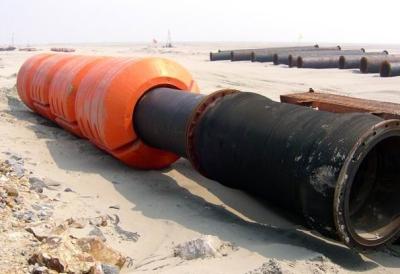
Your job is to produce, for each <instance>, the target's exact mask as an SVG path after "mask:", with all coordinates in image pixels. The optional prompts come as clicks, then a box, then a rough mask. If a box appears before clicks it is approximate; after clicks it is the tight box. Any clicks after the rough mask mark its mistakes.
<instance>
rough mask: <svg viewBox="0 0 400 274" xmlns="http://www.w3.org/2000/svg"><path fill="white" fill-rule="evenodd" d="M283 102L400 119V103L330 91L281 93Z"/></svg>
mask: <svg viewBox="0 0 400 274" xmlns="http://www.w3.org/2000/svg"><path fill="white" fill-rule="evenodd" d="M281 102H282V103H289V104H296V105H302V106H309V107H312V108H316V109H318V110H323V111H329V112H337V113H343V112H369V113H372V114H374V115H377V116H379V117H381V118H383V119H400V104H395V103H390V102H381V101H374V100H366V99H360V98H354V97H349V96H341V95H335V94H330V93H320V92H314V91H312V90H311V91H310V92H305V93H294V94H286V95H281Z"/></svg>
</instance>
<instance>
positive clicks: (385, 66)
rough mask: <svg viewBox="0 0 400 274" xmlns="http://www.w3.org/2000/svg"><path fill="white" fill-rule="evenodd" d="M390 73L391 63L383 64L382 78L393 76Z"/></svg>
mask: <svg viewBox="0 0 400 274" xmlns="http://www.w3.org/2000/svg"><path fill="white" fill-rule="evenodd" d="M390 71H391V67H390V63H389V62H387V61H385V62H383V63H382V66H381V77H389V76H390V74H391V73H390Z"/></svg>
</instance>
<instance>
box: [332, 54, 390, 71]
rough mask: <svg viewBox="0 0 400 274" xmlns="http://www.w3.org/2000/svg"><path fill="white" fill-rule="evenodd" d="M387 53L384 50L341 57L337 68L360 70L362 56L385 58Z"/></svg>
mask: <svg viewBox="0 0 400 274" xmlns="http://www.w3.org/2000/svg"><path fill="white" fill-rule="evenodd" d="M388 54H389V52H388V51H386V50H384V51H383V52H365V53H364V54H362V55H359V54H357V55H342V56H340V57H339V68H340V69H354V68H360V60H361V58H362V57H364V56H368V57H380V56H386V55H388Z"/></svg>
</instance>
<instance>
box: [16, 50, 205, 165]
mask: <svg viewBox="0 0 400 274" xmlns="http://www.w3.org/2000/svg"><path fill="white" fill-rule="evenodd" d="M28 72H29V73H28ZM28 75H29V76H30V78H29V77H27V76H28ZM18 79H19V84H18V93H19V95H20V97H21V99H22V100H23V102H24V103H25V104H26V105H28V106H29V107H30V108H32V109H33V110H35V111H37V112H38V113H40V114H41V115H43V116H44V117H46V118H49V119H51V120H53V121H55V122H56V123H58V124H59V125H60V126H62V127H64V128H65V129H67V130H69V131H70V132H72V133H74V134H76V135H78V136H81V137H85V138H87V139H89V140H90V141H91V142H93V143H94V144H96V145H97V146H98V147H100V148H101V149H103V150H105V151H107V152H109V153H110V154H112V155H113V156H114V157H116V158H118V159H119V160H121V161H123V162H124V163H126V164H128V165H130V166H133V167H136V168H142V169H160V168H164V167H167V166H169V165H170V164H172V163H173V162H175V161H176V160H177V159H178V158H179V156H178V155H176V154H174V153H171V152H167V151H163V150H160V149H156V148H153V147H150V146H148V145H146V144H145V143H143V141H142V140H141V139H140V138H139V136H138V135H137V134H136V132H135V129H134V124H133V121H134V119H133V114H134V109H135V106H136V104H137V103H138V101H139V100H140V98H141V97H142V96H143V95H144V94H145V93H146V92H148V91H150V90H152V89H154V88H156V87H163V86H164V87H172V88H175V89H179V90H184V91H189V92H198V87H197V84H196V83H195V82H194V81H193V79H192V76H191V75H190V74H189V72H188V71H187V70H186V69H184V68H183V67H182V66H180V65H179V64H177V63H175V62H172V61H169V60H166V59H162V58H145V59H133V58H111V57H89V56H76V55H64V54H55V55H46V57H45V56H44V55H43V56H42V55H40V56H35V57H33V58H31V59H29V60H28V61H26V62H25V64H24V65H23V66H22V68H21V70H20V72H19V75H18ZM26 79H28V80H29V81H28V80H26Z"/></svg>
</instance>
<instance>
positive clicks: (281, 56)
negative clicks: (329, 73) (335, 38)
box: [272, 46, 344, 66]
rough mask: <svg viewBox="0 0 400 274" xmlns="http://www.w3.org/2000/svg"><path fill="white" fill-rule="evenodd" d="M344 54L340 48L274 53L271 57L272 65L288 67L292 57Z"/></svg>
mask: <svg viewBox="0 0 400 274" xmlns="http://www.w3.org/2000/svg"><path fill="white" fill-rule="evenodd" d="M341 52H344V51H342V50H341V49H340V47H339V46H338V47H336V48H330V49H325V50H318V51H316V50H315V51H289V52H282V53H276V54H274V56H273V57H272V62H273V63H274V65H282V64H283V65H289V66H291V63H292V62H293V61H292V58H293V56H296V57H297V56H307V57H316V56H326V55H332V54H340V53H341Z"/></svg>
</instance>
